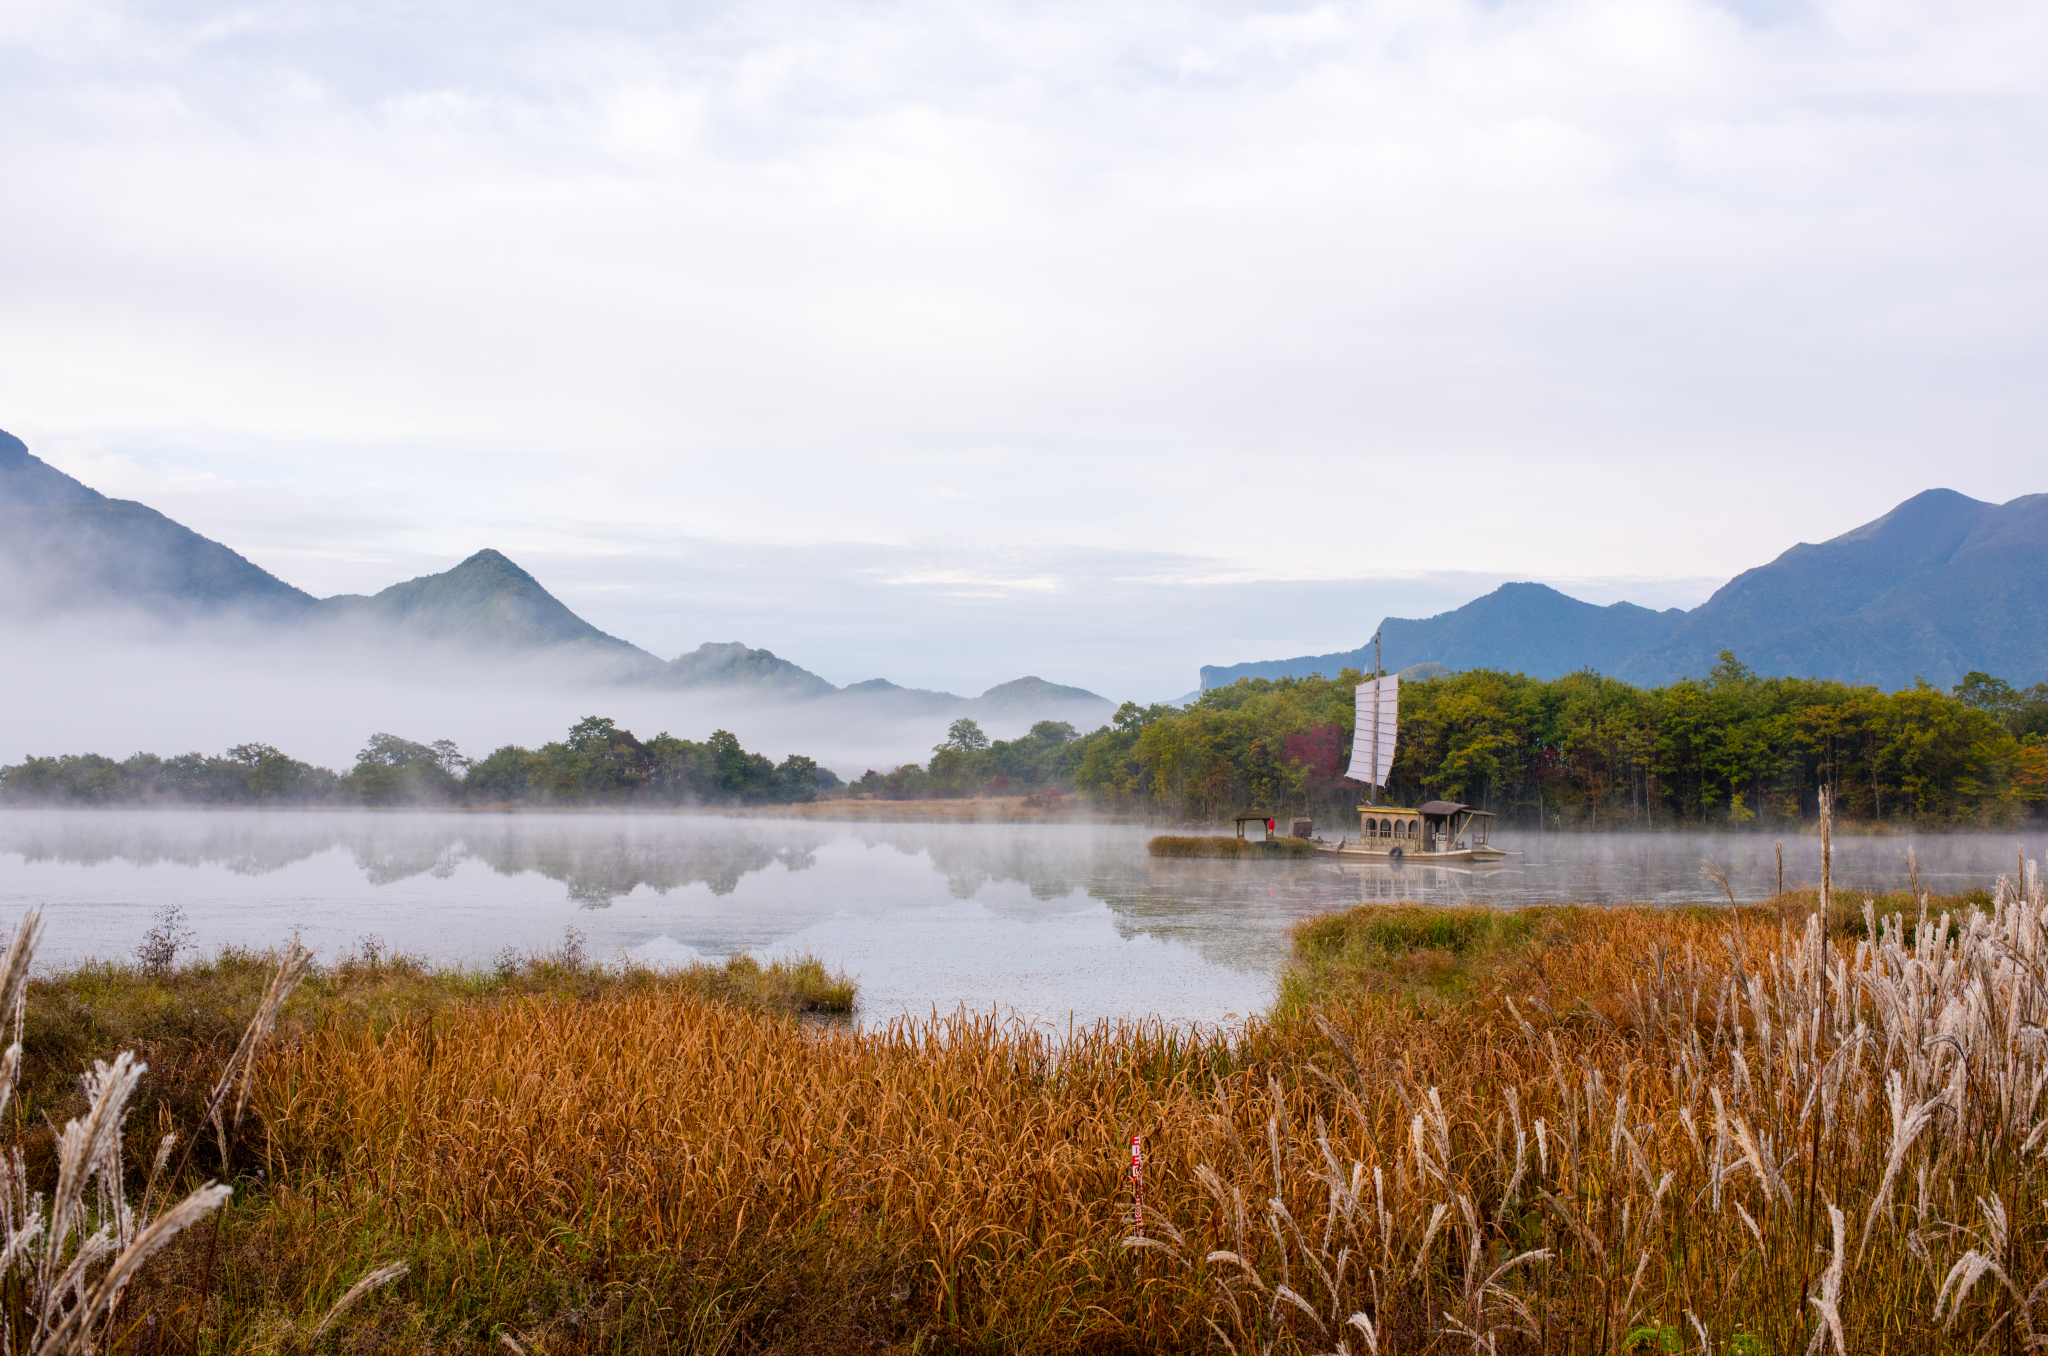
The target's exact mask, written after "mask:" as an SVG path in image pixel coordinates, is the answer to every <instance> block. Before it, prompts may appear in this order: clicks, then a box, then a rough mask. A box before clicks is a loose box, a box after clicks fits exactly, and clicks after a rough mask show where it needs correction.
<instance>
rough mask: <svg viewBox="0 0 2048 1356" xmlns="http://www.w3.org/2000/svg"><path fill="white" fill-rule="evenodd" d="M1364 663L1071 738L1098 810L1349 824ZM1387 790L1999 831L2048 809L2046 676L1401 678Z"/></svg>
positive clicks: (1504, 802) (1609, 820) (1665, 814)
mask: <svg viewBox="0 0 2048 1356" xmlns="http://www.w3.org/2000/svg"><path fill="white" fill-rule="evenodd" d="M1360 677H1361V675H1359V674H1358V673H1357V672H1355V671H1347V672H1345V673H1344V674H1343V675H1341V676H1340V677H1338V678H1335V679H1325V678H1285V679H1278V680H1271V679H1245V680H1241V681H1239V682H1237V683H1234V684H1232V685H1231V686H1229V687H1225V688H1217V689H1214V690H1211V691H1209V692H1206V693H1204V694H1202V697H1201V699H1200V700H1199V701H1198V702H1196V703H1194V704H1193V705H1192V706H1190V707H1189V708H1187V709H1186V710H1181V709H1179V708H1175V707H1167V706H1153V707H1139V706H1137V705H1135V704H1126V705H1125V706H1124V707H1123V709H1122V710H1120V711H1119V712H1118V713H1117V717H1116V720H1115V722H1114V723H1113V724H1112V725H1111V726H1109V727H1107V728H1105V729H1104V730H1101V731H1099V732H1097V733H1096V734H1094V735H1091V736H1089V737H1088V738H1087V739H1086V740H1085V741H1084V742H1083V745H1082V746H1081V748H1080V749H1078V750H1077V753H1078V767H1077V770H1076V773H1075V784H1076V786H1077V788H1078V789H1080V790H1082V791H1085V792H1087V793H1089V794H1091V795H1092V796H1093V797H1095V798H1096V800H1097V801H1098V802H1099V803H1100V804H1102V805H1104V806H1105V807H1112V806H1113V807H1116V808H1120V809H1145V810H1150V811H1153V812H1157V813H1165V814H1171V815H1174V816H1178V817H1187V818H1216V817H1219V816H1223V815H1228V814H1230V813H1232V812H1234V811H1235V810H1237V809H1238V808H1240V807H1243V806H1247V805H1256V806H1258V807H1259V808H1262V809H1270V810H1272V811H1274V812H1276V813H1285V812H1288V811H1302V810H1308V811H1312V812H1314V813H1315V814H1316V815H1317V817H1318V818H1321V819H1323V820H1325V822H1327V823H1331V824H1338V823H1341V822H1342V821H1343V820H1345V819H1348V818H1349V816H1350V813H1351V808H1352V807H1353V806H1354V805H1355V804H1357V798H1358V796H1359V795H1360V794H1361V793H1360V792H1359V790H1358V789H1357V788H1356V787H1354V786H1352V785H1351V784H1349V783H1345V782H1341V781H1340V780H1339V778H1340V776H1341V774H1342V772H1343V769H1344V768H1345V767H1346V766H1347V765H1348V762H1349V758H1350V732H1351V725H1352V691H1353V688H1354V687H1355V686H1356V685H1357V683H1358V682H1359V680H1360ZM1401 696H1402V709H1401V727H1400V728H1401V735H1400V749H1399V753H1398V756H1397V757H1396V759H1395V762H1394V769H1393V775H1392V783H1391V785H1390V787H1389V789H1388V799H1389V800H1390V801H1392V802H1394V803H1405V804H1415V803H1418V802H1421V801H1424V800H1435V799H1444V800H1458V801H1465V802H1468V803H1470V804H1474V805H1479V806H1482V807H1484V808H1486V809H1489V810H1492V811H1494V812H1495V813H1497V814H1500V815H1502V816H1503V817H1504V818H1505V819H1507V820H1508V821H1510V822H1520V823H1534V822H1536V818H1537V816H1538V815H1539V814H1540V815H1541V816H1542V817H1543V822H1544V823H1545V824H1547V825H1551V826H1555V827H1564V828H1622V827H1637V826H1640V827H1649V826H1657V825H1672V824H1732V825H1742V824H1749V823H1773V822H1775V823H1782V822H1787V821H1793V820H1797V819H1799V818H1801V817H1802V816H1805V815H1808V814H1810V813H1812V811H1813V808H1814V792H1815V789H1816V788H1817V787H1819V786H1820V785H1822V784H1823V783H1826V784H1829V785H1832V786H1833V787H1834V788H1835V794H1836V801H1835V804H1836V809H1837V813H1838V814H1840V815H1843V816H1845V817H1847V818H1851V819H1862V820H1871V821H1880V820H1881V821H1913V822H1917V823H1921V824H1935V825H1941V824H1954V825H1960V824H1987V825H1988V824H2000V823H2006V822H2010V821H2013V820H2017V819H2019V818H2022V817H2024V816H2025V815H2027V814H2028V813H2030V812H2031V811H2033V810H2036V809H2038V808H2039V807H2040V806H2041V805H2042V804H2043V802H2044V801H2048V684H2044V685H2040V686H2036V687H2034V688H2031V689H2028V690H2026V691H2017V690H2015V689H2013V688H2012V687H2011V686H2009V685H2008V684H2006V683H2004V682H2002V681H2000V680H1998V679H1993V678H1988V677H1986V676H1985V675H1983V674H1971V675H1970V676H1969V677H1968V678H1966V679H1965V680H1964V682H1963V683H1962V684H1960V685H1959V686H1958V687H1957V688H1956V689H1955V690H1953V691H1950V692H1941V691H1937V690H1935V689H1934V688H1932V687H1928V686H1925V685H1921V686H1918V687H1913V688H1908V689H1906V690H1904V691H1900V692H1892V693H1887V692H1884V691H1881V690H1880V689H1878V688H1875V687H1857V686H1852V685H1850V684H1847V683H1838V682H1830V681H1822V680H1813V679H1791V678H1760V677H1758V676H1757V675H1755V674H1754V673H1752V672H1750V671H1749V670H1748V669H1746V668H1744V667H1743V666H1742V665H1740V664H1738V663H1736V662H1735V660H1734V659H1733V658H1732V657H1731V656H1728V655H1726V654H1724V655H1723V656H1722V658H1721V662H1720V664H1719V665H1717V666H1716V667H1715V668H1714V669H1713V671H1712V673H1711V675H1710V676H1709V677H1708V678H1707V679H1706V680H1705V681H1700V682H1694V681H1686V682H1679V683H1674V684H1672V685H1670V686H1668V687H1662V688H1639V687H1632V686H1630V685H1629V684H1627V683H1623V682H1619V681H1617V680H1615V679H1612V678H1604V677H1601V676H1599V675H1597V674H1592V673H1576V674H1570V675H1567V676H1565V677H1563V678H1556V679H1551V680H1548V681H1546V680H1543V679H1538V678H1529V677H1525V676H1523V675H1520V674H1509V673H1501V672H1497V671H1489V670H1479V671H1474V672H1469V673H1461V674H1456V675H1453V676H1450V677H1445V678H1438V679H1434V680H1431V681H1428V682H1420V683H1404V684H1403V685H1402V688H1401Z"/></svg>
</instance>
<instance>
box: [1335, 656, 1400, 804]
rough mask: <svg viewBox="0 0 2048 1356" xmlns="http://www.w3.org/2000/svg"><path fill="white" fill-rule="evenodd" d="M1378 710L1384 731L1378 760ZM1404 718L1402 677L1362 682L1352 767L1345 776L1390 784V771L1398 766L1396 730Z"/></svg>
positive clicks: (1381, 731)
mask: <svg viewBox="0 0 2048 1356" xmlns="http://www.w3.org/2000/svg"><path fill="white" fill-rule="evenodd" d="M1375 710H1377V712H1378V719H1379V731H1380V737H1379V740H1378V754H1379V758H1378V761H1377V762H1375V761H1374V758H1373V754H1374V740H1373V737H1372V731H1373V719H1374V712H1375ZM1400 718H1401V680H1400V678H1398V677H1393V676H1389V677H1386V678H1375V679H1372V680H1371V681H1369V682H1364V683H1360V684H1359V685H1358V722H1357V724H1355V725H1354V726H1353V727H1352V735H1351V769H1350V771H1348V772H1346V773H1345V774H1344V775H1345V776H1347V777H1349V778H1350V779H1351V780H1352V781H1354V782H1370V783H1372V784H1373V785H1374V786H1385V785H1386V784H1387V773H1388V772H1389V771H1390V770H1391V769H1392V768H1393V766H1394V731H1395V729H1396V728H1397V727H1398V726H1399V724H1400Z"/></svg>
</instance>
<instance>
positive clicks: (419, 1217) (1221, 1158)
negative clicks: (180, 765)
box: [257, 873, 2048, 1356]
mask: <svg viewBox="0 0 2048 1356" xmlns="http://www.w3.org/2000/svg"><path fill="white" fill-rule="evenodd" d="M2042 915H2043V904H2042V899H2041V892H2040V885H2039V881H2038V878H2037V877H2036V876H2034V875H2032V874H2031V873H2030V875H2029V877H2028V880H2027V883H2026V884H2025V886H2024V887H2020V886H2017V885H2014V884H2012V883H2010V882H2008V883H2006V884H2005V885H2003V886H2001V888H2000V890H1999V891H1998V892H1997V893H1996V895H1995V897H1993V898H1991V899H1989V900H1988V901H1987V902H1986V904H1985V906H1984V907H1981V908H1971V909H1967V910H1965V911H1963V912H1961V913H1959V914H1948V913H1943V912H1939V911H1936V912H1929V913H1922V912H1918V911H1915V912H1911V913H1907V912H1903V911H1898V912H1894V913H1893V914H1892V915H1890V916H1888V917H1885V916H1879V915H1878V914H1877V912H1876V910H1875V908H1874V907H1873V908H1871V909H1870V910H1868V911H1867V912H1866V913H1865V914H1864V915H1862V916H1859V917H1856V918H1854V919H1853V920H1852V919H1850V918H1848V917H1841V918H1838V920H1837V924H1838V926H1837V927H1836V928H1835V929H1833V930H1832V931H1830V930H1825V929H1823V927H1822V926H1821V920H1820V916H1819V915H1818V914H1817V913H1816V914H1811V915H1808V916H1806V917H1804V918H1801V917H1798V916H1797V915H1789V916H1784V917H1779V918H1766V917H1762V916H1759V915H1757V914H1754V913H1752V914H1749V915H1746V916H1744V917H1742V918H1740V919H1739V920H1738V919H1735V918H1731V917H1730V916H1729V915H1727V914H1726V913H1725V912H1714V911H1707V910H1700V911H1692V912H1685V913H1670V912H1662V911H1654V910H1616V911H1610V912H1606V913H1604V914H1598V915H1597V916H1596V915H1595V914H1594V913H1593V911H1587V915H1586V917H1585V918H1584V919H1583V920H1582V921H1581V923H1575V924H1574V925H1573V926H1571V927H1568V928H1564V929H1562V930H1561V931H1558V932H1557V933H1555V934H1554V935H1552V936H1550V937H1549V938H1548V940H1547V941H1545V943H1544V945H1542V946H1520V947H1519V949H1517V947H1516V946H1513V945H1508V944H1507V943H1501V944H1500V945H1499V946H1497V947H1496V948H1495V949H1496V951H1497V952H1498V956H1499V957H1506V956H1509V955H1510V954H1512V955H1513V956H1514V957H1515V959H1514V960H1513V961H1512V963H1509V962H1507V961H1503V962H1502V964H1501V965H1500V967H1499V968H1497V969H1496V970H1494V971H1491V972H1489V973H1490V975H1491V978H1490V979H1489V980H1488V981H1487V984H1486V985H1485V992H1483V993H1478V994H1475V995H1472V996H1467V997H1462V998H1458V997H1450V998H1444V999H1442V1000H1441V1001H1431V1002H1427V1003H1416V1002H1410V1001H1391V1000H1390V999H1388V998H1386V997H1383V996H1373V995H1370V994H1368V995H1366V996H1364V997H1362V998H1354V999H1353V1000H1351V1001H1348V1002H1336V1001H1332V1000H1331V999H1330V998H1329V997H1328V996H1327V995H1326V996H1325V997H1323V998H1322V999H1321V1000H1319V1001H1318V1002H1316V1003H1314V1004H1312V1005H1310V1006H1308V1007H1307V1008H1305V1009H1304V1011H1303V1013H1302V1015H1300V1016H1299V1017H1294V1018H1287V1019H1283V1020H1279V1021H1276V1022H1274V1023H1272V1024H1270V1025H1268V1024H1260V1023H1254V1024H1253V1025H1252V1026H1251V1027H1250V1028H1249V1029H1247V1030H1246V1031H1245V1032H1244V1033H1242V1034H1241V1035H1240V1036H1239V1037H1237V1038H1236V1039H1234V1040H1232V1041H1225V1040H1223V1039H1221V1038H1217V1037H1207V1036H1199V1035H1190V1034H1188V1033H1186V1032H1181V1031H1175V1030H1172V1029H1168V1028H1162V1027H1159V1026H1153V1025H1128V1024H1127V1025H1124V1026H1119V1027H1101V1028H1097V1029H1094V1030H1091V1031H1083V1032H1078V1033H1075V1034H1074V1035H1073V1036H1072V1037H1071V1038H1070V1039H1059V1040H1056V1039H1054V1038H1053V1037H1051V1036H1049V1035H1047V1034H1045V1033H1042V1032H1036V1031H1031V1030H1027V1029H1023V1028H1017V1027H1004V1026H1001V1025H998V1024H995V1023H992V1022H988V1021H976V1020H971V1019H961V1020H955V1021H941V1022H937V1023H898V1024H896V1025H894V1026H890V1027H887V1028H885V1029H882V1030H876V1031H869V1032H855V1031H844V1030H838V1031H833V1030H820V1029H817V1028H807V1027H804V1026H800V1025H796V1024H792V1023H790V1022H788V1021H787V1020H784V1019H779V1018H776V1017H774V1016H770V1015H766V1014H761V1013H751V1012H746V1011H742V1010H738V1009H735V1008H733V1007H731V1006H730V1005H727V1004H723V1003H720V1002H717V1001H713V1000H708V999H706V998H704V997H702V996H700V995H696V994H691V993H683V992H675V991H630V990H622V991H619V992H617V993H615V994H613V995H610V996H606V997H601V998H599V999H597V1000H595V1001H590V1002H578V1001H571V1000H569V999H566V998H561V997H547V996H541V997H534V998H531V999H522V1000H520V1001H517V1002H510V1003H502V1004H496V1005H491V1006H488V1007H457V1008H452V1009H449V1010H446V1011H444V1012H442V1013H441V1014H440V1015H439V1016H438V1017H436V1018H435V1020H434V1021H432V1022H431V1023H423V1024H400V1025H396V1026H393V1027H390V1028H388V1029H384V1030H381V1031H379V1030H376V1029H372V1028H369V1027H366V1026H362V1025H348V1024H329V1025H327V1026H324V1027H323V1028H321V1029H320V1030H318V1031H316V1032H313V1033H310V1034H308V1035H306V1036H304V1037H303V1038H301V1039H299V1040H297V1041H295V1042H293V1043H290V1044H288V1045H286V1046H282V1047H280V1048H278V1049H277V1050H275V1051H273V1053H272V1055H271V1056H270V1058H269V1060H268V1062H267V1063H266V1065H265V1067H264V1069H263V1072H262V1078H261V1081H260V1084H259V1091H258V1094H257V1096H258V1104H257V1105H258V1110H259V1111H260V1113H261V1116H262V1119H263V1123H264V1125H265V1126H266V1128H267V1133H268V1141H267V1152H268V1154H269V1155H270V1159H269V1161H270V1164H271V1171H272V1173H273V1174H274V1175H276V1176H278V1177H280V1178H282V1179H283V1181H284V1182H285V1183H286V1185H283V1186H280V1187H279V1188H278V1189H277V1191H275V1192H274V1193H273V1195H272V1197H271V1199H270V1204H269V1207H268V1209H269V1212H270V1213H269V1215H268V1217H267V1222H266V1223H265V1225H264V1227H265V1228H268V1229H270V1230H272V1231H273V1232H274V1233H275V1235H276V1236H277V1237H279V1238H282V1239H285V1240H287V1244H284V1245H279V1246H286V1247H287V1249H289V1248H299V1249H301V1250H302V1261H303V1265H304V1266H305V1267H307V1268H308V1269H309V1271H310V1270H311V1269H314V1268H315V1259H314V1254H315V1253H317V1252H318V1251H319V1248H318V1246H316V1244H315V1243H314V1242H313V1241H312V1240H317V1239H320V1238H324V1237H327V1236H329V1231H334V1230H335V1228H336V1225H337V1224H339V1223H345V1225H346V1229H345V1230H343V1231H341V1233H337V1234H335V1235H334V1236H337V1237H338V1236H343V1235H344V1234H345V1236H347V1237H349V1238H351V1239H353V1240H354V1241H353V1242H352V1243H351V1244H350V1246H351V1247H353V1248H355V1249H356V1250H357V1251H356V1253H355V1254H352V1255H351V1260H350V1265H354V1264H355V1263H356V1261H357V1260H359V1259H360V1260H366V1259H367V1258H368V1257H369V1256H370V1255H371V1254H373V1253H375V1252H376V1250H377V1249H380V1248H381V1249H384V1250H386V1251H387V1252H389V1253H391V1254H394V1255H399V1256H405V1257H408V1258H409V1259H410V1260H412V1261H413V1263H414V1266H415V1274H414V1277H413V1279H412V1280H411V1281H409V1282H407V1283H405V1285H403V1286H400V1287H394V1288H393V1291H392V1295H391V1297H390V1298H389V1300H388V1302H387V1309H386V1312H385V1315H384V1317H383V1319H382V1320H381V1321H382V1322H384V1323H385V1324H386V1325H387V1326H386V1328H385V1329H384V1330H383V1331H384V1332H385V1334H386V1336H387V1337H388V1338H389V1339H390V1340H391V1341H393V1342H403V1341H420V1342H424V1341H427V1340H433V1341H451V1340H452V1341H458V1342H459V1341H464V1340H467V1341H474V1342H483V1341H486V1340H496V1335H497V1334H506V1335H510V1336H512V1337H513V1339H514V1340H515V1341H518V1342H520V1343H522V1344H525V1345H526V1346H527V1347H528V1349H532V1347H533V1346H534V1345H535V1344H539V1345H542V1346H546V1347H547V1349H549V1350H609V1349H623V1348H626V1347H632V1346H661V1347H669V1348H674V1349H693V1350H694V1349H705V1350H715V1349H716V1350H722V1349H732V1348H761V1347H772V1348H787V1349H806V1350H826V1349H852V1348H855V1347H859V1348H863V1349H870V1348H872V1346H873V1345H874V1344H876V1343H881V1344H882V1345H885V1346H889V1345H895V1344H898V1343H908V1344H916V1345H919V1346H920V1347H922V1346H928V1345H930V1344H932V1343H934V1342H936V1343H938V1344H940V1345H942V1346H948V1347H952V1348H956V1349H962V1350H1031V1351H1078V1350H1102V1349H1128V1350H1203V1349H1217V1350H1222V1349H1226V1348H1227V1349H1229V1350H1232V1351H1236V1352H1240V1353H1249V1352H1254V1351H1256V1352H1268V1351H1336V1350H1343V1351H1348V1352H1353V1353H1360V1352H1375V1353H1381V1352H1436V1351H1465V1350H1478V1351H1501V1352H1522V1351H1526V1352H1558V1353H1564V1352H1584V1353H1619V1352H1628V1351H1639V1350H1640V1351H1659V1352H1662V1351H1681V1350H1682V1351H1709V1350H1710V1351H1715V1352H1731V1353H1750V1354H1751V1356H1757V1354H1760V1353H1764V1352H1772V1353H1779V1352H1783V1353H1791V1352H1807V1351H1820V1350H1830V1351H1834V1352H1836V1353H1838V1356H1848V1353H1851V1352H1861V1351H1957V1352H1961V1351H1967V1350H1975V1349H1985V1350H1992V1351H2008V1350H2009V1351H2013V1352H2017V1351H2022V1350H2027V1349H2029V1348H2030V1344H2034V1345H2038V1344H2039V1342H2040V1337H2041V1335H2042V1331H2043V1329H2044V1328H2048V1314H2044V1313H2043V1310H2042V1303H2041V1302H2042V1298H2043V1296H2044V1295H2048V1218H2044V1214H2043V1205H2044V1200H2048V1196H2044V1190H2043V1188H2044V1181H2043V1149H2044V1146H2048V1107H2044V1106H2043V1105H2042V1101H2043V1091H2044V1087H2048V1074H2044V1067H2048V1065H2044V1050H2043V1047H2042V1039H2041V1028H2042V1024H2043V1020H2044V1017H2048V938H2044V937H2043V920H2042ZM1396 924H1398V920H1396ZM1539 930H1540V929H1539ZM1398 932H1399V927H1398V925H1396V926H1395V933H1394V934H1389V935H1390V936H1394V935H1398ZM1452 932H1453V933H1454V934H1455V932H1456V929H1455V928H1454V929H1452ZM1857 933H1862V934H1863V935H1862V936H1860V937H1859V936H1857V935H1855V934H1857ZM1418 936H1419V938H1420V940H1421V942H1422V943H1423V944H1425V945H1430V944H1433V943H1432V941H1431V939H1432V937H1433V936H1434V934H1432V933H1428V932H1427V931H1425V932H1423V933H1421V934H1418ZM1824 939H1825V940H1824ZM1453 940H1455V938H1454V937H1453ZM1496 940H1497V939H1496ZM1509 941H1510V942H1512V941H1513V939H1512V938H1510V939H1509ZM1387 945H1388V947H1389V949H1390V950H1391V949H1393V948H1394V945H1395V944H1394V942H1392V941H1389V942H1388V943H1387ZM1488 945H1493V943H1488ZM1482 949H1483V948H1482ZM1824 951H1825V955H1823V952H1824ZM1134 1133H1136V1134H1140V1135H1142V1136H1143V1139H1144V1144H1145V1148H1146V1155H1147V1164H1146V1219H1147V1236H1146V1237H1144V1238H1142V1239H1140V1238H1134V1237H1131V1236H1130V1234H1131V1212H1130V1198H1129V1191H1128V1179H1127V1164H1126V1160H1125V1158H1124V1152H1125V1146H1127V1145H1128V1143H1129V1139H1130V1136H1131V1135H1132V1134H1134ZM318 1265H324V1266H330V1268H331V1274H333V1275H336V1276H339V1275H341V1274H342V1273H343V1270H344V1269H343V1268H342V1267H341V1266H340V1264H339V1263H338V1262H323V1263H319V1264H318ZM336 1284H338V1282H337V1283H336ZM321 1293H322V1294H325V1293H328V1292H326V1291H323V1292H321ZM401 1295H409V1296H410V1298H409V1299H405V1300H401V1298H400V1296H401ZM305 1303H306V1304H307V1309H308V1312H310V1311H311V1309H312V1308H313V1307H316V1306H314V1305H313V1303H312V1301H311V1300H310V1299H309V1300H307V1301H306V1302H305ZM1986 1344H1988V1345H1986Z"/></svg>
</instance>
